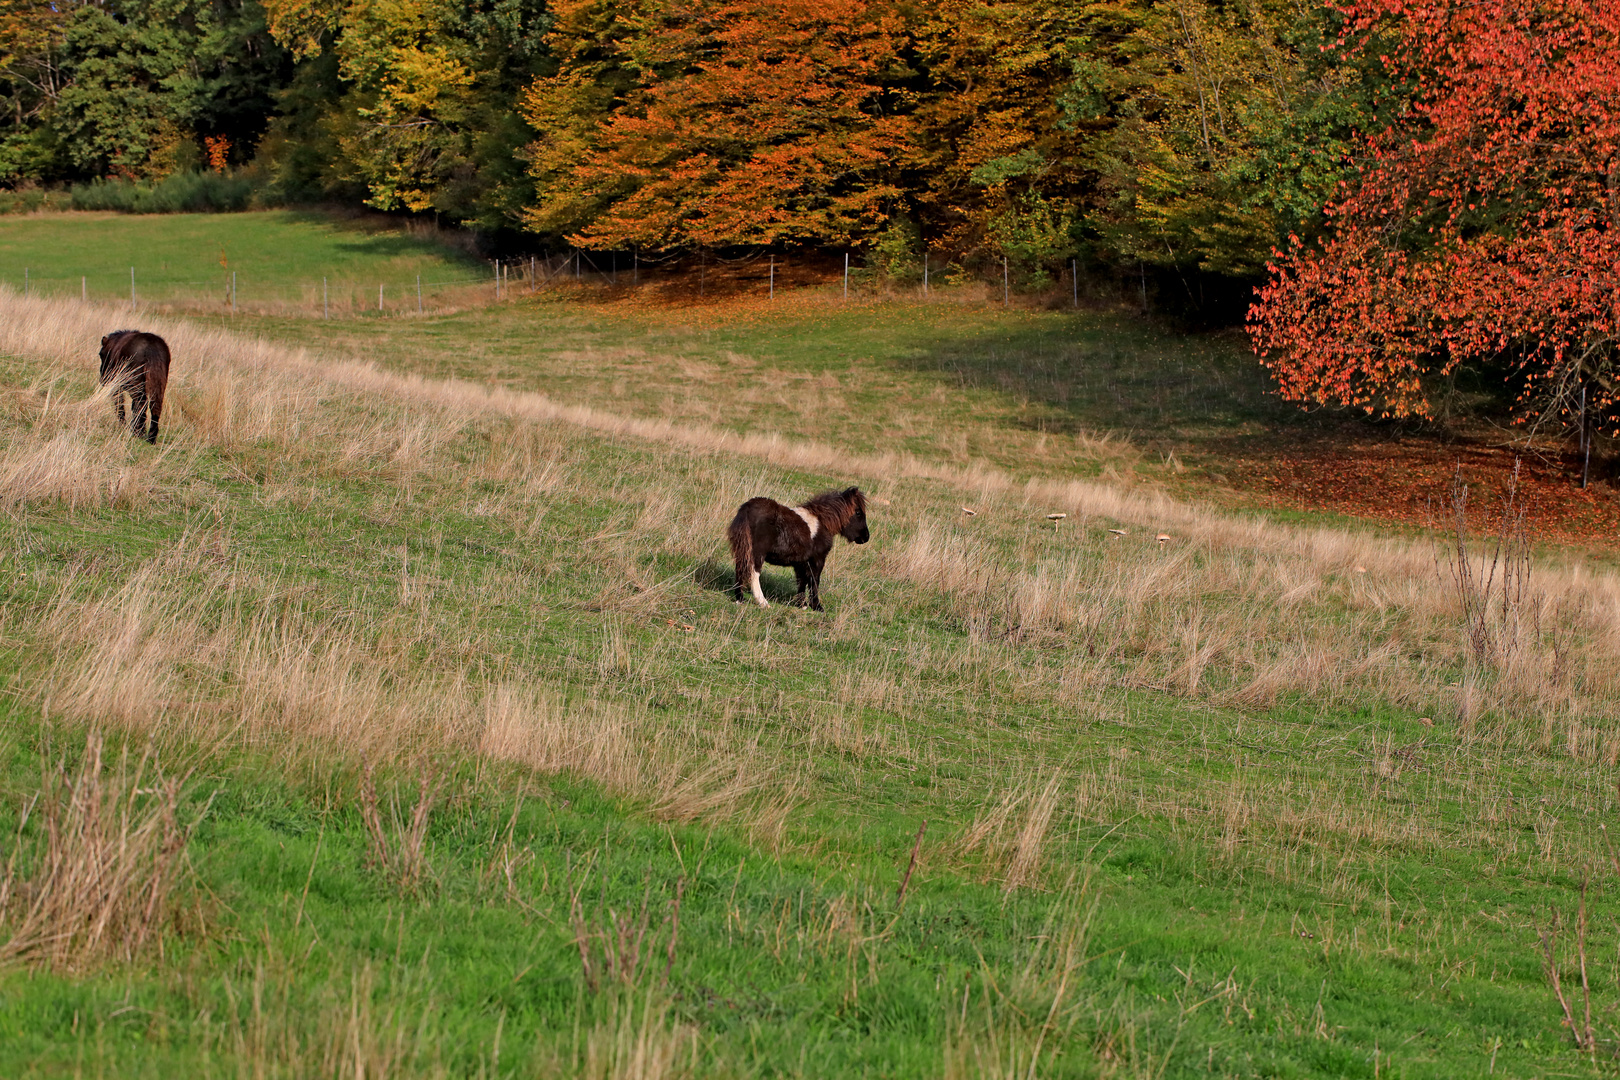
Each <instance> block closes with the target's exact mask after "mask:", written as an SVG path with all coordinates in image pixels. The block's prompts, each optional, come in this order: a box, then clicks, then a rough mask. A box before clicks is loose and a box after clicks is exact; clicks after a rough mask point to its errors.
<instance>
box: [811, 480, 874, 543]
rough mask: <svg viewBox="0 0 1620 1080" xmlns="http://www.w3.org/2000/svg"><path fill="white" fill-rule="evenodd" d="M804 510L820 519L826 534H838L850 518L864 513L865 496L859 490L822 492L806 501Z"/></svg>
mask: <svg viewBox="0 0 1620 1080" xmlns="http://www.w3.org/2000/svg"><path fill="white" fill-rule="evenodd" d="M804 508H805V509H806V510H808V511H810V512H811V513H812V514H814V515H816V517H818V518H820V519H821V523H822V525H824V526H825V527H826V529H827V531H828V532H832V533H840V532H843V531H844V526H845V525H848V524H849V522H850V519H851V518H853V517H854V516H855V515H856V514H863V513H865V512H866V495H865V493H864V492H862V491H861V489H860V488H849V489H848V490H846V491H823V492H822V493H821V494H820V495H816V496H813V497H812V498H810V499H807V500H806V501H805V503H804Z"/></svg>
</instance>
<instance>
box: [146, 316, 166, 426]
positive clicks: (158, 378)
mask: <svg viewBox="0 0 1620 1080" xmlns="http://www.w3.org/2000/svg"><path fill="white" fill-rule="evenodd" d="M158 345H159V346H160V350H153V353H154V354H153V355H150V356H148V357H147V359H146V407H147V408H148V409H149V410H151V414H152V426H151V429H150V431H149V433H148V434H147V436H146V441H147V442H150V443H156V442H157V437H158V419H159V418H160V417H161V416H162V415H163V394H164V392H165V391H167V390H168V389H169V348H168V346H167V345H165V344H164V343H163V342H162V341H159V342H158Z"/></svg>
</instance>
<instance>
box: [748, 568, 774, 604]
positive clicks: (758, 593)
mask: <svg viewBox="0 0 1620 1080" xmlns="http://www.w3.org/2000/svg"><path fill="white" fill-rule="evenodd" d="M748 587H749V588H750V589H753V590H754V603H756V604H758V605H759V606H760V607H770V606H771V605H770V604H769V603H767V602H766V600H765V590H764V589H761V588H760V587H759V571H758V570H754V571H752V572H751V573H749V575H748Z"/></svg>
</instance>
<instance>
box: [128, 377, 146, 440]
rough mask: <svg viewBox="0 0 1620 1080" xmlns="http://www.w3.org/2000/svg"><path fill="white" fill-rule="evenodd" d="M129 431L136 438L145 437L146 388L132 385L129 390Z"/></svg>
mask: <svg viewBox="0 0 1620 1080" xmlns="http://www.w3.org/2000/svg"><path fill="white" fill-rule="evenodd" d="M129 433H130V434H131V435H133V436H135V437H136V438H137V439H144V438H146V388H145V387H142V386H133V387H131V388H130V391H129Z"/></svg>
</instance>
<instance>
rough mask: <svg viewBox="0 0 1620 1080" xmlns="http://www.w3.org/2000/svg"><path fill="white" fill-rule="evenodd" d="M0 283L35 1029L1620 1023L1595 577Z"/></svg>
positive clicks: (5, 831) (178, 1057) (923, 1038)
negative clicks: (93, 357) (771, 534)
mask: <svg viewBox="0 0 1620 1080" xmlns="http://www.w3.org/2000/svg"><path fill="white" fill-rule="evenodd" d="M0 305H3V313H0V314H3V317H0V355H4V356H5V357H6V359H5V361H4V366H3V368H0V379H3V383H4V387H5V389H4V392H3V393H4V396H3V397H0V401H3V402H4V413H3V415H4V417H5V421H4V426H3V428H0V432H3V439H4V442H3V445H0V502H3V503H4V504H5V506H6V507H7V514H6V517H5V518H4V524H3V525H0V529H3V537H0V544H3V547H0V551H3V556H0V590H3V591H4V597H5V606H4V611H5V613H6V614H5V622H4V624H3V625H4V635H5V636H4V649H3V653H0V656H3V663H4V666H5V673H6V678H7V684H8V686H9V688H10V690H11V693H10V695H9V696H8V698H7V702H8V704H7V706H6V707H7V710H8V719H7V723H6V728H5V730H6V733H7V742H6V745H5V757H4V772H3V784H4V787H5V798H4V800H3V801H0V805H3V807H4V809H3V810H0V814H3V815H4V819H3V820H0V835H5V836H8V837H11V836H15V837H16V838H17V839H16V840H14V841H12V840H8V841H7V848H6V857H7V858H8V859H9V860H11V861H10V862H9V863H8V869H7V871H6V875H7V876H6V879H5V881H6V884H5V886H3V887H0V890H3V891H0V896H3V899H0V908H3V910H4V912H5V920H6V921H5V924H4V925H5V929H4V940H6V941H7V944H6V945H5V946H0V950H3V952H0V955H3V960H4V968H3V973H0V1031H3V1032H4V1037H3V1038H0V1062H3V1064H0V1071H3V1072H5V1073H6V1074H7V1075H38V1076H46V1075H65V1074H68V1073H70V1072H71V1073H75V1074H77V1073H81V1072H84V1071H87V1070H90V1071H96V1072H99V1073H101V1074H104V1075H113V1074H117V1075H124V1074H132V1075H154V1076H161V1075H174V1074H176V1073H196V1074H209V1075H213V1074H222V1075H223V1074H232V1073H234V1074H239V1075H282V1076H304V1075H327V1074H331V1075H338V1074H342V1075H357V1074H358V1073H359V1071H360V1070H361V1069H364V1071H365V1072H366V1074H368V1075H390V1076H434V1075H483V1076H490V1075H519V1076H528V1075H548V1076H549V1075H558V1074H568V1075H581V1076H626V1077H628V1076H681V1075H693V1076H695V1075H703V1076H711V1075H741V1076H748V1075H760V1076H774V1075H789V1076H807V1077H808V1076H832V1075H860V1074H872V1075H890V1076H937V1075H946V1076H1011V1075H1020V1076H1027V1075H1042V1076H1091V1075H1104V1076H1153V1077H1159V1076H1165V1077H1171V1076H1206V1075H1217V1076H1218V1075H1227V1076H1360V1075H1365V1076H1379V1077H1383V1076H1408V1077H1449V1076H1463V1075H1482V1074H1491V1075H1497V1074H1500V1075H1506V1076H1522V1077H1529V1076H1547V1075H1554V1074H1561V1073H1575V1072H1579V1073H1581V1074H1583V1075H1585V1074H1588V1073H1590V1072H1592V1071H1593V1070H1594V1069H1596V1070H1598V1071H1600V1072H1601V1071H1605V1070H1610V1071H1612V1064H1611V1063H1612V1056H1611V1055H1612V1053H1613V1046H1614V1043H1613V1039H1614V1037H1615V1036H1614V1032H1613V1029H1612V1027H1611V1026H1610V1025H1611V1024H1612V1023H1613V1022H1614V1020H1615V1017H1616V1006H1617V1005H1620V993H1617V990H1616V978H1617V976H1620V969H1617V966H1616V962H1615V961H1616V957H1617V952H1616V946H1617V944H1620V941H1617V938H1616V930H1615V922H1614V917H1615V915H1616V914H1617V913H1620V909H1617V906H1616V904H1615V902H1614V899H1613V889H1614V886H1615V884H1616V882H1620V874H1617V872H1616V869H1615V868H1614V867H1613V866H1612V859H1611V854H1610V851H1609V849H1608V848H1607V847H1606V842H1605V840H1604V838H1603V833H1602V832H1601V831H1600V828H1599V826H1600V825H1601V824H1602V823H1603V822H1605V821H1606V820H1607V819H1608V817H1610V816H1612V814H1613V811H1614V809H1615V797H1616V791H1615V788H1614V785H1613V781H1612V775H1613V765H1614V762H1615V759H1616V756H1617V754H1620V731H1617V730H1616V729H1615V727H1614V724H1613V720H1612V717H1613V716H1615V715H1617V709H1616V705H1617V703H1620V690H1617V687H1616V681H1615V675H1614V671H1615V665H1614V654H1615V640H1616V634H1615V631H1616V623H1615V618H1614V612H1615V610H1616V599H1617V592H1620V589H1617V585H1616V582H1615V580H1614V579H1613V578H1611V577H1607V576H1598V577H1593V576H1592V575H1591V574H1590V573H1589V572H1587V571H1584V570H1581V569H1580V568H1578V567H1576V568H1572V569H1563V568H1561V567H1560V566H1558V565H1556V564H1555V563H1551V562H1548V561H1547V560H1545V559H1544V560H1543V561H1542V562H1541V563H1538V565H1537V566H1536V568H1535V572H1534V575H1533V577H1532V579H1531V582H1530V584H1529V586H1528V587H1527V589H1526V590H1525V591H1524V593H1523V594H1522V596H1520V598H1519V599H1517V600H1516V601H1514V602H1512V603H1510V604H1509V605H1507V606H1506V607H1505V608H1504V607H1501V606H1499V605H1498V606H1493V607H1492V608H1491V609H1490V610H1489V612H1487V614H1486V617H1485V619H1484V621H1483V622H1481V623H1479V624H1478V625H1479V627H1480V628H1481V629H1482V632H1483V633H1484V635H1485V636H1484V638H1483V639H1481V640H1482V642H1483V643H1482V644H1481V645H1479V646H1478V647H1477V648H1476V647H1475V645H1473V644H1471V643H1470V637H1469V634H1468V633H1467V629H1466V625H1465V623H1464V622H1463V619H1462V616H1461V599H1460V596H1459V594H1458V592H1457V589H1456V586H1455V585H1454V583H1453V581H1452V578H1451V574H1450V571H1449V570H1448V569H1447V567H1446V565H1445V563H1444V561H1443V560H1444V558H1445V555H1444V553H1443V552H1441V553H1440V554H1439V556H1438V559H1439V560H1440V561H1437V554H1436V551H1435V549H1433V548H1431V547H1430V546H1429V545H1427V544H1409V543H1405V542H1401V541H1395V540H1388V539H1378V538H1375V537H1371V536H1368V535H1366V534H1363V533H1357V532H1346V531H1337V530H1331V529H1325V528H1310V527H1303V526H1301V527H1287V526H1283V525H1277V524H1266V523H1262V522H1258V521H1253V520H1247V519H1239V518H1231V517H1226V516H1222V515H1220V514H1218V513H1214V512H1211V511H1207V510H1202V509H1199V508H1197V507H1194V506H1190V505H1186V504H1181V503H1176V502H1172V501H1169V500H1167V499H1165V498H1162V497H1160V496H1156V495H1154V494H1153V493H1152V492H1151V491H1147V490H1142V489H1137V490H1133V489H1130V488H1125V487H1120V486H1116V485H1111V484H1107V483H1099V482H1092V481H1084V480H1071V479H1059V478H1043V477H1039V476H1037V477H1034V478H1030V477H1028V476H1027V474H1026V475H1025V476H1015V475H1013V474H1011V473H1009V472H1007V471H1002V470H998V469H994V468H991V467H988V466H984V465H966V466H964V465H958V464H955V463H953V462H952V461H951V460H950V456H951V455H941V454H927V453H922V452H920V451H921V449H926V447H922V448H919V452H918V453H914V454H911V455H896V454H884V453H881V452H878V450H879V448H878V447H876V446H874V447H873V448H872V452H869V453H864V454H863V453H859V452H854V451H850V450H845V449H836V448H835V446H834V445H833V444H836V443H838V442H839V441H840V438H841V437H842V435H843V432H840V431H834V432H826V431H823V430H816V429H811V428H809V426H808V425H806V426H805V427H803V428H801V429H800V430H802V431H803V433H804V435H806V436H812V435H813V436H822V437H824V439H825V441H822V442H819V443H818V442H814V441H811V440H810V439H808V438H806V439H804V440H799V439H795V438H783V437H767V436H763V435H759V434H748V433H739V432H738V431H737V430H736V425H725V424H721V425H718V426H717V425H710V424H705V423H701V422H699V421H700V418H698V417H695V416H689V419H688V421H687V422H684V423H670V422H666V421H659V420H656V419H652V418H650V417H645V416H644V417H641V418H637V417H635V416H630V415H625V413H621V412H618V411H615V410H613V409H612V408H609V407H607V406H608V405H609V404H610V403H611V398H610V397H608V396H607V395H598V394H595V393H594V392H592V391H591V390H590V385H591V384H590V383H589V381H588V380H585V381H582V382H580V383H577V384H575V386H576V388H578V400H576V401H574V402H572V403H570V402H559V401H556V400H553V399H550V398H546V397H541V396H538V395H535V394H533V393H530V392H528V391H526V390H523V389H506V390H496V391H487V392H486V391H484V390H481V389H479V388H477V387H473V386H470V385H466V384H452V383H443V382H436V381H432V380H423V379H421V378H417V377H414V376H410V375H403V374H398V373H395V372H390V371H387V370H382V369H379V368H377V367H374V366H370V365H364V364H354V363H349V362H344V361H342V360H335V359H331V358H326V359H318V358H313V357H308V356H304V355H301V354H299V353H296V352H293V351H290V350H289V349H288V348H286V347H285V346H280V345H271V344H263V343H257V342H253V341H248V340H245V339H242V338H239V337H233V336H231V335H229V334H228V333H226V332H223V331H220V330H215V329H207V328H203V327H199V326H197V325H194V324H187V323H183V322H178V321H173V320H166V319H158V318H153V319H151V320H149V321H150V325H151V326H152V328H154V329H157V330H160V331H161V332H163V333H165V334H166V335H167V336H168V337H169V338H170V340H171V342H172V343H173V344H174V346H175V349H176V354H177V356H183V357H186V358H189V362H188V363H185V364H181V365H178V366H177V369H176V376H177V384H176V386H175V388H174V390H173V397H172V399H171V406H170V411H169V415H170V417H171V418H172V419H171V420H170V422H169V424H168V426H167V428H166V435H165V437H164V440H163V441H162V443H161V444H160V446H159V447H157V448H156V449H153V448H149V447H146V446H144V445H140V444H134V443H131V442H129V441H127V440H126V439H125V438H123V437H122V436H121V434H120V433H118V432H117V431H115V430H113V427H112V424H111V421H110V418H109V414H110V409H109V407H108V405H107V403H106V401H104V400H99V399H98V398H97V397H96V396H95V395H94V394H93V392H92V386H91V384H90V380H89V378H88V372H89V367H88V365H87V364H86V363H85V360H84V356H85V344H84V343H85V342H86V341H87V340H89V341H93V340H94V336H95V335H96V334H98V333H99V332H101V329H102V328H103V327H105V326H106V325H108V324H109V320H111V321H117V320H118V319H119V318H120V317H121V313H119V312H118V311H116V310H100V309H96V308H93V307H91V308H83V307H80V306H78V305H60V306H56V305H52V304H49V303H46V302H42V301H23V300H21V299H19V298H16V297H15V296H5V297H0ZM398 366H399V367H401V368H408V367H409V366H410V361H409V358H408V357H407V358H406V359H404V360H401V361H400V362H399V364H398ZM466 373H467V374H473V373H474V372H471V371H468V372H466ZM520 385H521V384H520ZM531 385H532V384H531ZM871 392H872V393H873V394H874V395H878V391H877V390H872V391H871ZM716 393H717V395H720V397H719V400H721V401H722V402H723V403H725V407H726V408H729V407H730V402H732V401H733V400H734V399H732V398H728V397H725V396H724V395H725V394H726V393H728V391H726V390H724V389H721V390H717V391H716ZM697 396H698V395H697V393H696V392H695V391H694V394H693V397H694V399H695V398H696V397H697ZM591 398H595V404H589V403H588V402H589V399H591ZM895 408H896V410H903V409H906V408H912V409H918V410H921V408H922V406H921V405H919V404H917V403H916V402H914V401H913V402H908V401H907V400H906V399H905V398H904V397H903V396H901V397H899V398H897V399H896V402H895ZM882 409H883V399H882V398H881V396H880V395H879V396H875V397H874V398H873V399H872V406H871V409H870V410H869V411H870V412H871V414H872V415H874V416H881V415H883V412H882ZM635 411H641V410H636V409H631V410H627V412H635ZM919 414H920V413H919ZM949 415H950V414H949V413H946V416H947V418H948V417H949ZM849 430H850V431H853V430H854V429H853V428H851V429H849ZM851 442H855V443H856V445H863V444H861V443H859V442H858V440H856V439H854V438H853V437H852V438H851ZM851 480H853V481H856V482H859V483H861V484H863V486H865V487H866V488H867V490H868V491H869V492H870V493H871V494H872V496H873V497H874V507H873V512H872V522H873V532H874V539H873V542H872V543H871V544H870V545H868V546H866V547H864V548H848V547H845V546H843V545H840V547H839V548H838V550H837V551H836V552H835V553H834V556H833V558H832V560H831V562H830V564H829V579H828V582H827V585H826V588H825V590H824V595H825V598H826V600H827V603H828V607H829V611H828V612H827V613H826V614H825V615H817V614H812V613H808V612H803V611H799V610H795V609H792V608H789V607H786V606H784V605H782V604H780V603H777V604H776V605H774V606H773V607H771V608H769V609H766V610H763V611H762V610H759V609H757V608H753V607H742V606H738V605H734V604H732V603H731V602H730V600H729V598H728V597H727V596H726V594H725V591H724V590H725V588H726V587H727V586H728V585H729V584H730V571H729V567H728V566H727V565H726V562H725V559H724V555H723V552H722V549H721V540H720V537H721V531H722V528H723V525H724V522H725V520H726V517H727V516H728V514H729V513H730V511H731V510H732V509H733V508H734V507H735V506H736V505H737V503H739V502H740V501H741V500H742V499H743V498H744V497H746V496H748V495H752V494H756V493H768V494H773V495H777V496H779V497H783V498H790V499H791V498H796V497H802V496H803V495H805V494H808V493H810V492H812V491H814V490H817V489H819V488H823V487H827V486H831V485H833V484H835V483H836V484H842V483H845V482H848V481H851ZM963 506H967V507H968V508H970V509H973V510H976V511H977V513H976V514H975V515H973V516H969V515H967V514H965V513H964V512H963V510H962V507H963ZM1053 513H1064V514H1066V515H1067V517H1066V518H1064V519H1062V520H1060V521H1058V522H1056V523H1054V522H1053V521H1051V520H1049V519H1048V518H1047V515H1048V514H1053ZM1111 530H1120V533H1116V532H1114V531H1111ZM1161 532H1163V533H1166V534H1168V536H1169V539H1168V540H1166V541H1165V542H1163V543H1162V544H1161V543H1159V542H1158V541H1157V540H1156V539H1155V538H1156V537H1157V536H1158V534H1159V533H1161ZM1121 533H1122V535H1121ZM768 588H769V591H770V592H771V595H772V596H773V597H774V599H776V600H777V601H781V600H783V599H784V598H785V597H786V594H787V592H788V591H789V590H790V588H791V586H790V578H787V577H785V576H783V575H781V574H777V575H776V576H768ZM91 731H95V732H105V734H106V737H107V739H108V746H107V749H106V750H105V752H104V754H103V758H104V759H105V762H106V764H105V767H104V768H102V769H100V770H95V769H87V768H86V767H85V765H84V759H85V757H86V747H87V741H86V732H91ZM124 753H127V754H128V757H127V759H124V758H121V757H120V755H121V754H124ZM143 756H144V757H145V763H144V766H143V764H142V762H143ZM137 770H141V771H139V774H138V775H137ZM368 770H369V771H368ZM92 777H99V778H100V779H99V781H98V783H99V785H100V786H99V787H98V786H97V783H93V782H92V779H91V778H92ZM74 796H77V797H76V798H75V797H74ZM115 808H116V809H115ZM419 808H421V813H420V814H418V813H417V811H418V809H419ZM924 823H926V826H925V825H924ZM919 836H920V839H919ZM53 837H55V838H56V840H55V846H54V847H53ZM120 845H123V850H127V851H131V852H134V857H130V858H127V859H126V858H125V857H124V856H121V855H120V854H119V851H120ZM142 845H145V846H144V847H143V846H142ZM181 851H183V852H184V856H183V857H181V856H180V855H179V854H177V853H179V852H181ZM913 852H915V866H914V868H911V869H910V871H909V880H908V881H907V885H906V891H905V896H904V899H903V902H902V899H901V898H900V896H899V895H898V894H899V891H900V887H901V882H902V880H905V879H906V875H907V873H908V867H911V863H912V858H913ZM165 853H168V854H165ZM53 860H54V861H53ZM96 868H99V869H100V871H101V872H102V874H103V876H102V877H101V878H100V879H99V881H101V882H103V883H105V882H106V881H108V880H112V881H114V882H116V883H118V886H117V888H112V887H110V886H107V887H102V886H92V887H88V888H87V887H83V883H84V881H85V880H86V876H87V875H88V874H89V872H90V871H91V870H92V869H96ZM107 875H111V877H110V878H109V877H108V876H107ZM1583 881H1584V882H1586V883H1587V885H1586V890H1585V909H1584V923H1582V922H1581V919H1582V916H1581V914H1580V910H1581V909H1580V904H1581V895H1582V891H1581V890H1582V883H1583ZM76 883H77V884H76ZM108 897H113V898H114V899H117V898H123V899H124V900H126V901H128V902H127V903H123V904H118V903H112V902H109V900H108ZM154 898H155V899H154ZM1581 926H1584V930H1583V931H1580V932H1581V933H1584V936H1585V942H1584V955H1585V958H1586V965H1587V975H1588V982H1589V984H1590V986H1591V992H1592V1016H1593V1026H1594V1028H1595V1030H1596V1032H1597V1034H1598V1035H1599V1036H1600V1039H1601V1045H1600V1047H1599V1049H1598V1052H1597V1053H1596V1054H1595V1055H1589V1054H1587V1053H1583V1052H1580V1051H1578V1050H1577V1049H1576V1048H1575V1046H1574V1042H1573V1039H1572V1037H1571V1032H1570V1030H1569V1029H1567V1028H1566V1027H1565V1026H1564V1025H1563V1023H1562V1014H1561V1012H1560V1008H1559V1005H1558V1003H1557V1000H1556V998H1555V997H1554V995H1553V992H1552V990H1551V989H1550V987H1549V984H1548V981H1547V979H1546V977H1545V975H1544V971H1543V960H1542V958H1541V954H1540V953H1539V952H1538V948H1539V946H1538V935H1539V934H1543V933H1545V934H1549V935H1553V937H1552V948H1553V949H1554V955H1555V957H1556V959H1557V965H1558V970H1559V971H1560V972H1561V975H1562V983H1561V985H1562V986H1563V988H1564V990H1565V992H1566V996H1568V998H1569V1000H1570V1001H1571V1002H1572V1007H1573V1009H1574V1010H1575V1013H1576V1015H1577V1018H1578V1023H1580V1024H1584V1019H1583V1017H1584V1013H1583V1007H1584V1006H1583V1001H1584V999H1583V997H1582V995H1581V992H1580V990H1579V987H1580V982H1581V976H1580V972H1579V964H1578V958H1579V955H1580V954H1579V953H1578V951H1577V947H1576V946H1577V937H1578V927H1581Z"/></svg>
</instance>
